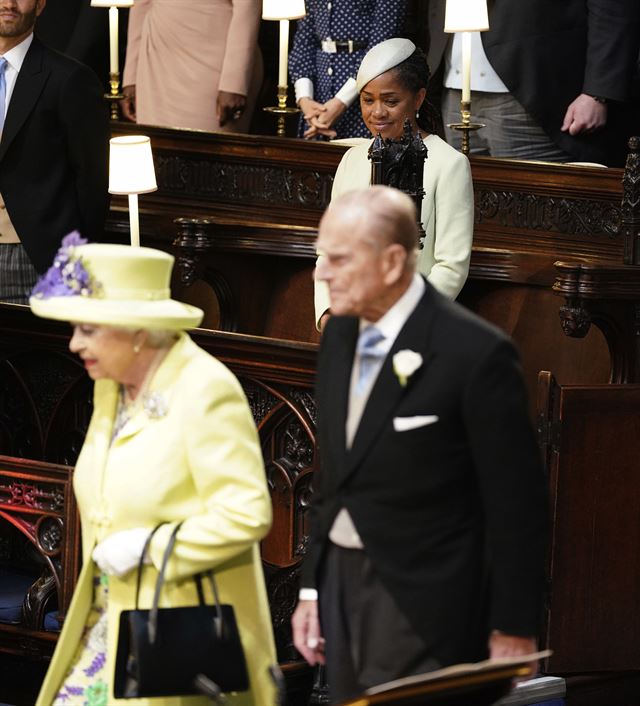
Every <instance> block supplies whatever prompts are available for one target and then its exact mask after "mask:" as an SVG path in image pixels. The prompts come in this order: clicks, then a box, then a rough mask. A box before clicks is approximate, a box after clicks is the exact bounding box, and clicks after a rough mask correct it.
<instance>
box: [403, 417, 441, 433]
mask: <svg viewBox="0 0 640 706" xmlns="http://www.w3.org/2000/svg"><path fill="white" fill-rule="evenodd" d="M438 419H439V417H438V415H437V414H419V415H418V416H416V417H394V418H393V428H394V429H395V430H396V431H410V430H411V429H418V428H419V427H426V426H427V425H429V424H434V423H435V422H437V421H438Z"/></svg>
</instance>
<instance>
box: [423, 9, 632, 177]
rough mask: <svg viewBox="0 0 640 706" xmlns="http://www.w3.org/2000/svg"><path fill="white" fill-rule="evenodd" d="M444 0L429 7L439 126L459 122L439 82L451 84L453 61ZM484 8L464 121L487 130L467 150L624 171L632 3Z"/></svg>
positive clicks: (456, 99)
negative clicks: (485, 24)
mask: <svg viewBox="0 0 640 706" xmlns="http://www.w3.org/2000/svg"><path fill="white" fill-rule="evenodd" d="M445 4H446V0H431V1H430V5H429V35H430V47H429V54H428V60H429V66H430V67H431V70H432V73H433V75H434V79H433V81H432V83H433V84H434V93H435V92H436V91H438V86H439V85H442V82H443V74H444V85H445V88H444V89H443V90H444V95H443V114H444V120H445V122H451V121H452V120H453V121H455V122H458V121H459V119H460V117H459V116H460V113H459V110H460V91H459V90H455V88H446V86H454V87H455V86H457V87H458V88H459V81H460V76H459V75H458V76H457V75H456V69H458V73H459V67H458V66H457V58H459V55H458V54H457V52H456V51H455V45H452V42H453V41H454V40H453V39H452V35H451V34H445V33H444V19H445ZM488 10H489V27H490V29H489V30H488V31H486V32H481V33H480V37H481V44H479V45H478V46H477V47H476V49H477V51H476V52H475V53H474V54H473V56H472V69H473V68H475V69H477V70H472V79H471V89H472V95H471V108H472V112H473V118H474V119H475V120H478V121H479V122H482V123H486V127H485V128H483V129H482V130H480V131H479V132H478V133H476V134H474V135H473V136H472V150H473V148H474V142H475V145H476V146H477V147H478V148H479V149H480V150H483V151H485V153H488V154H491V155H492V156H496V157H514V158H522V157H523V156H524V158H526V159H547V160H549V161H591V162H599V163H601V164H607V165H609V166H623V165H624V159H625V155H626V151H627V140H628V138H629V137H630V136H631V134H636V133H637V125H636V126H634V125H633V121H632V115H633V108H634V106H633V101H634V100H637V99H634V98H633V90H632V88H633V82H634V80H635V79H637V76H636V62H637V58H638V51H639V49H640V3H639V2H638V0H562V2H556V0H528V1H527V2H514V0H489V3H488ZM482 50H484V53H485V54H486V59H487V60H488V63H489V66H486V65H485V64H484V63H483V59H484V57H482V56H479V54H481V52H482ZM445 60H446V61H445ZM448 62H451V66H449V64H448ZM447 69H449V70H447ZM492 71H495V73H496V74H497V77H498V81H495V80H494V81H491V79H490V77H491V74H492ZM494 78H495V77H494ZM456 80H457V82H458V83H456ZM499 82H502V84H503V85H502V86H497V87H496V86H495V85H494V84H495V83H499ZM438 92H439V91H438ZM510 98H512V99H513V104H509V102H508V100H509V99H510ZM536 127H538V128H542V131H541V135H538V134H537V133H536V131H535V128H536ZM634 131H635V132H634ZM453 134H455V133H448V139H449V137H450V136H451V135H453ZM541 136H542V137H546V138H547V143H548V144H546V145H545V144H544V142H543V140H542V139H541ZM538 141H539V142H540V144H539V146H536V143H537V142H538ZM553 147H555V153H554V151H553ZM478 153H482V152H481V151H479V152H478Z"/></svg>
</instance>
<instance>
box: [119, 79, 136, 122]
mask: <svg viewBox="0 0 640 706" xmlns="http://www.w3.org/2000/svg"><path fill="white" fill-rule="evenodd" d="M122 96H123V98H122V100H121V101H120V109H121V110H122V115H123V116H124V117H125V118H126V119H127V120H131V122H133V123H135V122H136V85H135V83H132V84H129V85H128V86H125V87H124V88H123V89H122Z"/></svg>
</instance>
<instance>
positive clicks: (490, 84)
mask: <svg viewBox="0 0 640 706" xmlns="http://www.w3.org/2000/svg"><path fill="white" fill-rule="evenodd" d="M470 34H471V90H472V91H485V92H487V93H509V89H508V88H507V87H506V86H505V85H504V83H503V81H502V79H501V78H500V76H498V74H497V73H496V72H495V69H494V68H493V66H491V64H490V63H489V59H488V58H487V55H486V54H485V51H484V47H483V46H482V40H481V39H480V32H471V33H470ZM443 85H444V86H446V87H447V88H458V89H461V88H462V35H461V34H460V32H456V33H455V34H454V35H453V41H451V42H449V47H448V49H447V51H446V52H445V65H444V79H443Z"/></svg>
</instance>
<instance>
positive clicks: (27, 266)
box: [0, 0, 109, 303]
mask: <svg viewBox="0 0 640 706" xmlns="http://www.w3.org/2000/svg"><path fill="white" fill-rule="evenodd" d="M45 2H46V0H0V107H1V108H2V110H1V111H0V124H2V137H1V139H0V300H3V301H11V302H16V303H26V301H27V298H28V295H29V292H30V290H31V287H32V286H33V284H34V283H35V281H36V279H37V274H38V272H43V271H44V270H46V268H47V267H48V266H49V265H50V263H51V260H52V259H53V257H54V255H55V253H56V251H57V250H58V248H59V247H60V241H61V240H62V238H63V237H64V236H65V235H66V234H67V233H69V232H70V231H72V230H76V229H77V230H79V231H81V233H82V235H84V236H85V237H87V238H89V239H91V240H97V239H101V238H102V234H103V227H104V221H105V218H106V213H107V207H108V193H107V171H108V145H109V119H108V111H107V107H106V105H105V102H104V99H103V97H102V93H103V91H102V87H101V85H100V82H99V81H98V78H97V77H96V76H95V74H94V73H93V72H92V71H91V70H90V69H88V68H87V67H86V66H84V65H83V64H80V63H78V62H77V61H75V60H73V59H70V58H68V57H66V56H63V55H62V54H58V53H57V52H54V51H52V50H50V49H47V48H46V47H45V46H44V45H43V44H42V43H41V42H40V41H39V40H38V39H36V38H35V37H34V36H33V29H34V25H35V22H36V18H37V17H38V15H39V14H40V13H41V12H42V10H43V9H44V6H45Z"/></svg>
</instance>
